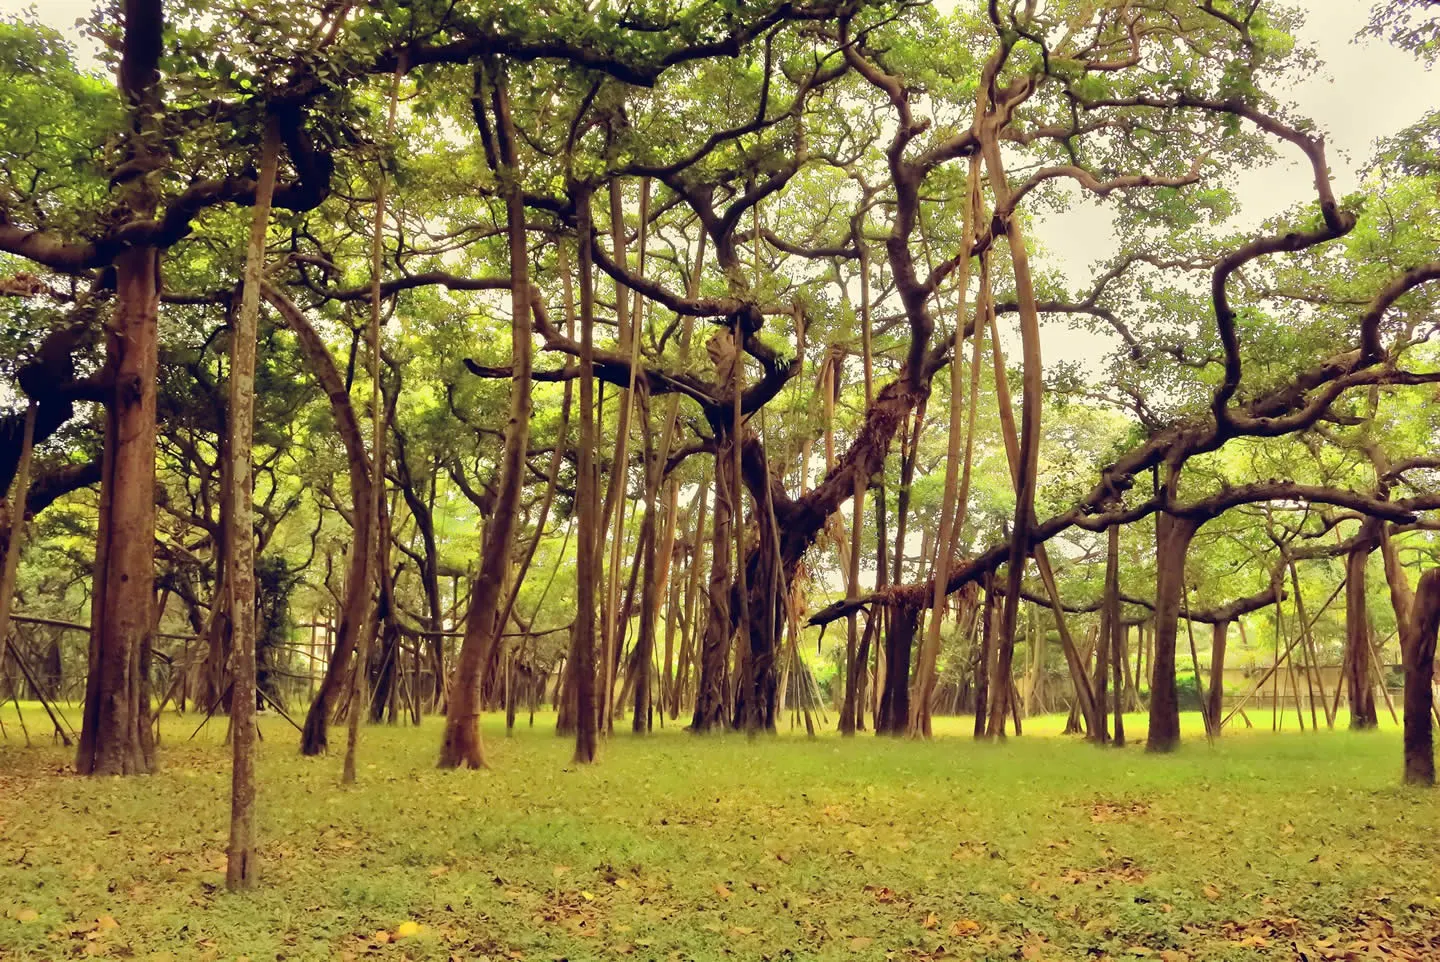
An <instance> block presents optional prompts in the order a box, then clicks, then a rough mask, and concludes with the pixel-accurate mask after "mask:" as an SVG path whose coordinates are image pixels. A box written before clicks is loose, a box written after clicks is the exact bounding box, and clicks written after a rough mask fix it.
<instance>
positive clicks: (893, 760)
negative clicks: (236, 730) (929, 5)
mask: <svg viewBox="0 0 1440 962" xmlns="http://www.w3.org/2000/svg"><path fill="white" fill-rule="evenodd" d="M5 709H6V713H7V714H8V715H9V719H8V722H7V724H8V731H9V736H10V737H9V740H8V741H0V959H5V960H12V959H14V960H40V959H44V960H51V959H66V958H85V957H112V958H133V959H140V960H147V959H148V960H156V962H158V960H176V962H178V960H182V959H185V960H188V959H195V960H221V959H226V960H233V959H239V958H248V959H250V960H252V962H260V960H262V959H264V960H269V959H285V960H309V959H326V960H331V959H338V960H355V962H360V960H375V962H400V960H412V962H413V960H422V959H423V960H430V959H438V960H466V962H470V960H483V959H489V960H492V962H501V960H509V959H517V960H522V959H523V960H537V962H539V960H552V959H568V960H572V962H578V960H589V959H620V958H630V959H637V960H640V959H656V960H670V959H697V960H710V959H724V958H733V959H797V960H798V959H845V960H878V959H894V960H932V959H971V960H980V959H1027V960H1065V962H1068V960H1072V959H1073V960H1080V959H1107V958H1108V959H1112V960H1121V959H1127V960H1133V959H1143V958H1149V959H1156V960H1161V962H1202V960H1223V959H1237V960H1238V959H1307V960H1319V959H1360V958H1364V959H1370V958H1386V959H1402V960H1403V959H1426V960H1433V959H1440V934H1437V933H1440V869H1437V864H1440V863H1437V861H1436V850H1437V849H1436V839H1437V838H1440V795H1437V794H1436V793H1434V792H1426V791H1418V790H1407V789H1404V788H1402V787H1401V786H1400V784H1399V775H1400V740H1399V736H1398V733H1396V732H1395V731H1394V730H1393V729H1391V730H1387V731H1382V732H1379V733H1374V734H1368V735H1352V734H1350V733H1348V732H1343V731H1336V732H1324V731H1322V732H1320V733H1313V732H1312V733H1307V734H1301V733H1299V732H1297V731H1287V732H1282V733H1281V734H1279V735H1274V734H1272V733H1271V732H1270V730H1269V724H1268V722H1269V717H1268V713H1266V717H1265V718H1264V722H1265V723H1266V724H1264V727H1263V730H1262V729H1258V728H1257V729H1256V730H1254V731H1237V732H1234V733H1231V732H1230V731H1228V730H1227V733H1226V736H1225V737H1224V738H1223V739H1222V740H1221V741H1220V742H1218V743H1217V744H1216V745H1214V746H1213V747H1212V746H1208V745H1207V744H1206V742H1205V740H1204V738H1203V735H1200V736H1197V735H1196V729H1197V728H1198V718H1187V719H1186V726H1187V734H1188V741H1187V743H1186V744H1185V746H1184V747H1183V748H1182V750H1181V751H1179V752H1177V753H1176V754H1174V755H1170V756H1161V757H1156V756H1150V755H1147V754H1146V753H1145V752H1144V750H1143V749H1142V748H1141V747H1140V746H1139V745H1135V746H1134V747H1130V748H1127V749H1125V750H1123V751H1114V750H1100V749H1096V748H1092V747H1090V746H1087V745H1085V744H1083V743H1081V742H1079V741H1077V740H1075V739H1073V738H1064V737H1060V736H1059V735H1058V734H1056V733H1057V732H1058V730H1059V727H1060V724H1061V723H1062V721H1063V719H1060V718H1042V719H1036V720H1034V721H1033V722H1031V723H1028V727H1027V734H1026V735H1025V736H1024V737H1023V738H1018V739H1017V738H1011V739H1010V740H1009V741H1008V743H1005V744H976V743H974V742H972V741H971V740H970V739H969V738H967V737H964V735H963V733H964V732H965V731H967V730H968V724H969V720H968V719H963V720H962V719H942V720H941V721H940V724H939V728H940V729H941V734H942V736H943V737H937V738H936V739H935V740H933V741H931V742H928V743H920V742H909V741H905V740H892V739H884V740H880V739H876V738H875V737H873V736H861V737H857V738H855V739H853V740H849V741H842V740H841V739H840V738H839V737H838V736H835V735H829V734H827V735H824V736H822V737H821V738H819V739H818V740H817V741H814V742H812V741H808V740H806V739H805V738H804V737H803V736H793V735H791V734H790V733H788V732H787V733H785V734H783V735H782V736H780V737H778V738H762V739H760V740H758V741H756V742H750V741H747V740H746V739H745V738H744V737H742V736H725V737H714V738H707V739H703V740H701V739H696V738H692V737H690V736H687V735H684V734H683V733H681V732H680V731H679V730H678V729H677V728H676V727H674V726H673V725H672V726H671V727H669V728H667V729H666V730H665V731H664V732H658V731H657V732H656V733H655V734H654V735H653V736H652V737H649V738H645V739H637V738H635V737H633V736H631V735H630V733H629V731H628V725H626V726H625V728H624V729H623V730H622V728H621V726H620V725H619V724H618V723H617V725H616V734H615V736H614V737H613V738H612V739H610V740H609V742H608V743H607V744H605V745H604V746H603V748H602V757H601V762H600V764H598V765H595V766H594V767H590V768H585V769H582V770H577V769H575V768H574V767H572V766H571V765H570V764H569V761H570V751H571V745H570V743H569V741H568V740H562V739H557V738H556V737H555V736H554V735H553V733H552V726H553V716H549V715H546V716H541V717H538V718H536V720H535V727H534V728H533V729H530V728H528V727H525V719H524V718H523V717H522V718H521V720H520V725H521V727H520V729H519V730H517V731H516V732H515V735H514V737H511V738H506V737H505V736H504V734H503V728H502V722H501V720H500V719H499V718H496V717H487V718H486V720H485V724H486V734H487V749H488V752H489V759H490V763H491V765H492V768H491V769H490V770H488V771H479V772H440V771H437V770H436V769H435V768H434V758H435V752H436V747H437V744H438V741H439V731H440V726H439V721H438V720H437V719H428V720H427V721H426V723H425V724H424V725H422V726H421V727H420V728H419V729H418V730H417V729H414V728H408V727H387V726H380V727H375V728H367V729H365V730H364V732H363V736H362V743H361V748H360V758H361V763H360V778H359V784H358V785H357V786H355V787H353V788H349V789H345V788H341V787H340V786H339V784H338V782H339V774H340V757H339V753H338V752H335V753H332V755H330V756H329V757H325V758H320V759H306V758H301V757H300V756H299V755H298V754H297V752H296V734H295V732H294V730H293V729H291V728H289V727H288V726H287V725H286V724H285V722H284V721H282V720H280V719H278V718H275V717H273V716H272V717H265V718H264V719H263V728H262V730H263V733H264V738H265V740H264V743H263V746H262V750H261V751H262V758H261V763H260V778H261V786H262V787H261V796H260V804H261V806H262V809H261V817H260V826H261V831H262V833H263V843H262V847H261V857H262V867H261V881H260V887H259V889H258V890H257V891H255V892H254V893H252V894H247V895H239V896H236V895H229V894H227V893H226V892H225V889H224V870H225V845H226V837H227V825H228V811H229V801H228V798H229V763H228V752H227V750H226V749H225V748H224V746H223V744H222V739H223V737H224V722H223V720H219V721H217V722H215V723H212V724H211V725H210V726H209V727H207V728H206V729H205V730H203V731H202V732H201V733H200V734H199V735H198V736H197V737H196V738H195V739H194V740H193V741H186V739H187V737H188V736H189V735H190V733H191V731H192V730H193V729H194V728H195V726H196V724H197V722H198V719H197V718H196V717H195V716H193V715H192V716H187V717H185V718H175V717H173V716H167V717H166V719H165V722H164V729H163V731H164V740H163V745H162V751H163V762H164V770H163V772H162V773H160V774H158V775H155V776H153V777H148V778H134V779H97V780H90V779H81V778H76V777H74V776H73V775H71V774H68V773H67V772H68V765H69V762H70V757H69V752H68V751H66V750H64V749H62V748H60V747H58V746H54V747H52V746H50V744H49V742H48V741H45V742H44V747H36V748H34V749H26V748H24V747H23V743H22V742H21V741H20V740H19V738H18V732H17V731H16V727H15V724H14V715H13V713H12V712H11V711H10V706H5ZM27 715H28V721H29V725H30V731H31V732H32V734H33V733H35V732H38V731H43V730H44V729H43V728H42V726H41V721H42V718H41V717H40V716H39V713H38V708H36V709H35V710H32V711H27ZM71 717H72V719H73V718H74V717H75V716H74V714H73V713H72V715H71ZM1259 721H1260V720H1259V719H1258V718H1257V724H1258V723H1259ZM1288 721H1289V722H1290V724H1289V725H1287V727H1289V728H1293V727H1294V726H1293V721H1294V719H1293V717H1292V718H1291V719H1289V720H1288ZM1127 727H1129V728H1130V732H1131V735H1132V737H1137V736H1143V729H1144V720H1143V718H1141V717H1139V716H1136V717H1135V718H1134V719H1133V720H1127ZM332 738H333V739H334V740H335V741H336V742H337V743H343V738H344V732H343V729H335V730H333V732H332Z"/></svg>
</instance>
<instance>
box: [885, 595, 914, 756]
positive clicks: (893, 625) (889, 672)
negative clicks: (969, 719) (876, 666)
mask: <svg viewBox="0 0 1440 962" xmlns="http://www.w3.org/2000/svg"><path fill="white" fill-rule="evenodd" d="M919 621H920V609H919V608H917V607H916V606H914V605H905V604H901V605H892V606H891V608H890V613H889V618H888V619H887V625H886V632H885V685H884V688H883V689H882V691H881V694H880V715H879V718H878V720H877V721H876V722H875V734H877V735H900V734H903V733H904V732H905V730H906V728H907V726H908V725H909V720H910V649H911V647H912V646H913V645H914V643H915V630H916V628H917V627H918V626H919Z"/></svg>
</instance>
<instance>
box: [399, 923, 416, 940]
mask: <svg viewBox="0 0 1440 962" xmlns="http://www.w3.org/2000/svg"><path fill="white" fill-rule="evenodd" d="M419 934H420V923H419V922H401V923H400V924H399V925H397V926H395V938H397V939H408V938H409V937H410V936H412V935H419Z"/></svg>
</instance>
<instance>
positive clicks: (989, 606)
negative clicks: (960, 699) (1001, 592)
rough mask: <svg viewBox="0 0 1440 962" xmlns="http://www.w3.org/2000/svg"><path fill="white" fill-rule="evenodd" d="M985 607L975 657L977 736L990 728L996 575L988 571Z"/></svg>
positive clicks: (982, 734)
mask: <svg viewBox="0 0 1440 962" xmlns="http://www.w3.org/2000/svg"><path fill="white" fill-rule="evenodd" d="M984 590H985V607H984V609H983V610H982V612H981V615H980V617H981V618H983V619H984V621H983V622H982V623H981V625H980V650H979V651H978V652H976V658H975V733H974V734H975V737H976V738H986V737H988V736H989V733H990V729H989V726H988V718H989V712H990V661H991V659H992V653H993V652H994V650H995V576H994V574H993V573H991V572H986V574H985V582H984Z"/></svg>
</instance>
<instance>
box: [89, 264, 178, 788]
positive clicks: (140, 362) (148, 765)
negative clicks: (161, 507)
mask: <svg viewBox="0 0 1440 962" xmlns="http://www.w3.org/2000/svg"><path fill="white" fill-rule="evenodd" d="M159 305H160V255H159V251H157V250H156V249H155V248H153V247H135V248H131V249H129V250H127V251H125V252H123V253H122V254H120V255H119V256H118V257H117V258H116V260H115V313H114V319H113V321H112V327H111V330H110V332H109V335H108V337H107V339H106V363H107V365H108V366H109V368H110V370H111V371H112V372H113V388H112V389H111V393H110V397H109V400H108V403H107V404H106V410H105V450H104V455H103V465H102V469H101V470H102V477H101V482H100V518H99V528H98V531H99V534H98V538H97V544H96V552H95V586H94V591H93V593H92V595H91V600H90V613H91V625H90V673H89V675H88V677H87V679H86V685H85V712H84V721H83V725H82V729H81V733H80V745H79V749H78V752H77V755H76V759H75V769H76V771H78V772H79V773H80V774H82V775H134V774H145V773H149V772H150V771H152V770H153V769H154V767H155V744H154V736H153V734H152V732H151V728H150V681H149V677H148V673H149V667H150V638H151V632H152V631H153V630H154V624H153V621H154V614H153V611H154V607H153V606H154V603H155V590H154V576H155V570H154V562H155V401H156V393H155V392H156V368H157V363H158V334H157V320H158V315H159Z"/></svg>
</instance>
